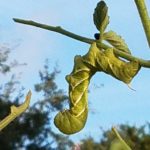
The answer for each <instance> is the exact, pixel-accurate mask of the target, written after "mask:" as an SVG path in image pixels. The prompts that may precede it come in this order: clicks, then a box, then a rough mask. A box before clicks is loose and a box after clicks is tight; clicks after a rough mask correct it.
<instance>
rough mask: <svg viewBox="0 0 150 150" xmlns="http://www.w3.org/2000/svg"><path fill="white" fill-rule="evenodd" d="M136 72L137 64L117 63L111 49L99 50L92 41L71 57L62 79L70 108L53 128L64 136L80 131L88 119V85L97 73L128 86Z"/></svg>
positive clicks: (59, 115) (55, 120) (58, 118)
mask: <svg viewBox="0 0 150 150" xmlns="http://www.w3.org/2000/svg"><path fill="white" fill-rule="evenodd" d="M139 69H140V65H139V63H138V62H137V61H131V62H125V61H123V60H120V59H119V58H117V57H116V56H115V55H114V53H113V49H112V48H111V49H107V50H105V51H102V50H100V49H98V48H97V46H96V43H95V42H94V43H93V44H92V45H91V47H90V49H89V52H88V53H87V54H86V55H84V56H79V55H78V56H75V59H74V68H73V71H72V72H71V74H70V75H67V76H66V80H67V82H68V83H69V100H70V106H69V109H68V110H63V111H61V112H59V113H58V114H57V115H56V116H55V119H54V124H55V125H56V127H57V128H58V129H59V130H60V131H61V132H63V133H65V134H73V133H76V132H79V131H80V130H81V129H83V127H84V126H85V123H86V120H87V116H88V101H87V94H88V85H89V83H90V79H91V77H92V76H93V75H94V74H95V73H96V72H97V71H103V72H105V73H107V74H109V75H111V76H113V77H115V78H116V79H118V80H121V81H123V82H124V83H126V84H129V83H130V82H131V80H132V78H133V77H134V76H135V75H136V74H137V72H138V71H139Z"/></svg>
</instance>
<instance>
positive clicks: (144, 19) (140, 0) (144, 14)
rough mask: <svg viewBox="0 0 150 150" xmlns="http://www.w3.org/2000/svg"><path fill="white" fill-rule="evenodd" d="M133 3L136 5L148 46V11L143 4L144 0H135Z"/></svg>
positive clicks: (149, 35)
mask: <svg viewBox="0 0 150 150" xmlns="http://www.w3.org/2000/svg"><path fill="white" fill-rule="evenodd" d="M135 4H136V6H137V9H138V12H139V15H140V18H141V21H142V24H143V27H144V31H145V34H146V37H147V41H148V44H149V47H150V18H149V15H148V11H147V8H146V5H145V1H144V0H135Z"/></svg>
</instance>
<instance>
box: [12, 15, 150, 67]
mask: <svg viewBox="0 0 150 150" xmlns="http://www.w3.org/2000/svg"><path fill="white" fill-rule="evenodd" d="M13 20H14V21H15V22H17V23H21V24H26V25H31V26H35V27H38V28H42V29H46V30H50V31H54V32H57V33H60V34H63V35H66V36H68V37H70V38H73V39H76V40H78V41H82V42H85V43H88V44H92V43H93V42H96V43H97V46H98V47H99V48H104V49H107V48H110V46H108V45H106V44H104V43H100V42H99V41H98V40H95V39H90V38H86V37H83V36H80V35H77V34H74V33H72V32H69V31H67V30H64V29H63V28H61V27H60V26H56V27H54V26H49V25H45V24H41V23H37V22H34V21H31V20H23V19H16V18H14V19H13ZM114 53H115V54H117V55H118V56H119V57H122V58H124V59H127V60H129V61H133V60H137V61H139V63H140V65H141V66H143V67H146V68H150V60H143V59H141V58H137V57H134V56H132V55H129V54H127V53H124V52H122V51H120V50H117V49H116V48H114Z"/></svg>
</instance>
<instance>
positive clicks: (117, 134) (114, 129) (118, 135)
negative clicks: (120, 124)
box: [112, 127, 132, 150]
mask: <svg viewBox="0 0 150 150" xmlns="http://www.w3.org/2000/svg"><path fill="white" fill-rule="evenodd" d="M112 131H113V132H114V134H115V135H116V137H117V138H118V139H119V141H120V142H121V143H122V144H123V145H124V147H125V148H126V150H132V149H131V148H130V147H129V146H128V145H127V144H126V142H125V141H124V140H123V138H122V137H121V136H120V134H119V133H118V131H117V129H116V128H115V127H113V128H112Z"/></svg>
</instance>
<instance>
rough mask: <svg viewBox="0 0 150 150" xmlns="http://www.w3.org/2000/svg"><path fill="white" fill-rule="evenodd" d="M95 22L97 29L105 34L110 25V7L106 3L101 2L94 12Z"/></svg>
mask: <svg viewBox="0 0 150 150" xmlns="http://www.w3.org/2000/svg"><path fill="white" fill-rule="evenodd" d="M93 20H94V24H95V26H96V28H97V29H98V30H99V31H100V32H101V33H103V32H104V30H105V29H106V27H107V25H108V24H109V17H108V7H107V5H106V3H105V2H104V1H100V2H99V3H98V4H97V6H96V8H95V11H94V14H93Z"/></svg>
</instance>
